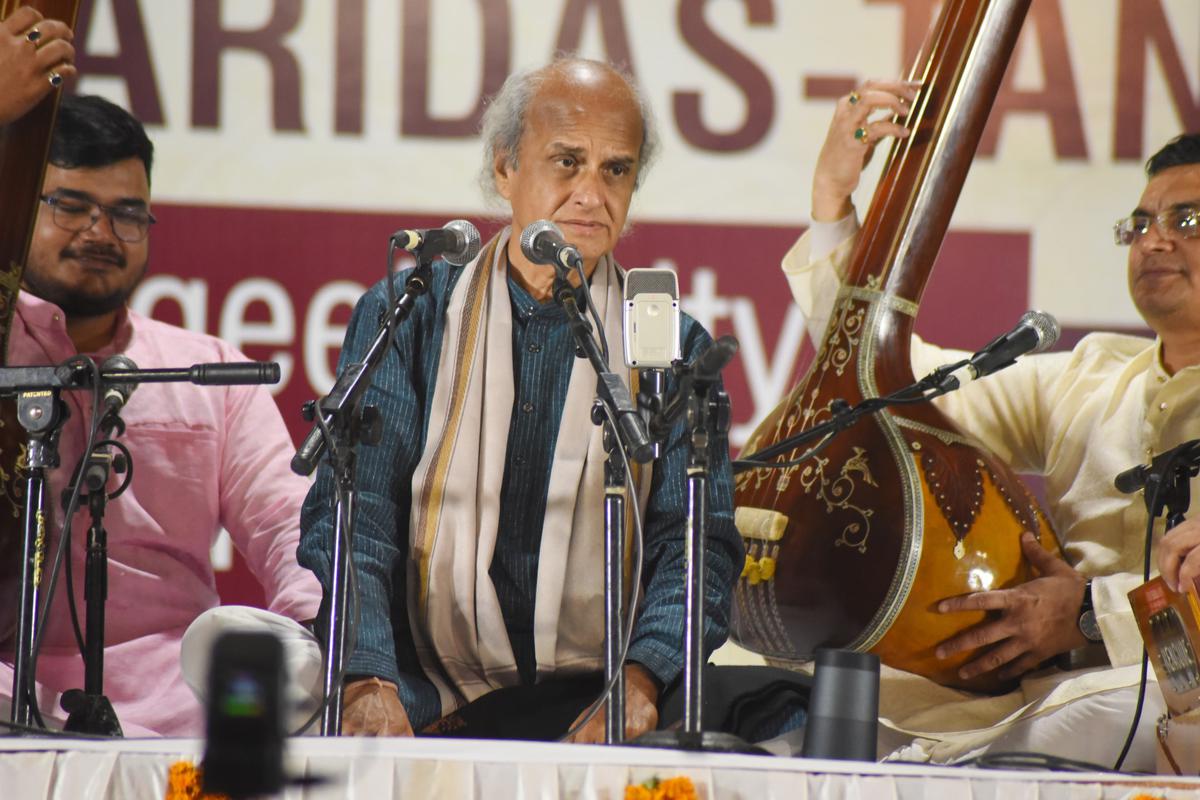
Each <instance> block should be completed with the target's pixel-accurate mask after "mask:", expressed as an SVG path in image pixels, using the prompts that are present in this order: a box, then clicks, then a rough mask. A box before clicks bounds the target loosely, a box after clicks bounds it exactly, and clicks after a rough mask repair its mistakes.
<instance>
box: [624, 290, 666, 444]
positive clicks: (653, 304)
mask: <svg viewBox="0 0 1200 800" xmlns="http://www.w3.org/2000/svg"><path fill="white" fill-rule="evenodd" d="M623 300H624V302H623V304H622V316H621V329H622V332H623V333H624V339H625V366H627V367H629V368H631V369H637V370H638V395H637V405H638V411H639V412H640V413H641V415H642V419H643V420H645V422H646V424H647V426H649V424H650V421H651V420H653V419H654V418H655V415H657V414H660V413H661V412H662V410H663V408H664V406H665V405H666V392H667V375H666V370H667V369H669V368H670V367H671V366H672V365H673V364H674V363H675V362H676V361H678V360H679V358H680V345H679V278H678V276H676V275H675V272H674V271H673V270H669V269H631V270H629V271H628V272H626V273H625V289H624V296H623ZM654 447H655V451H656V452H655V457H657V456H658V455H659V453H658V451H659V449H660V443H659V442H655V444H654Z"/></svg>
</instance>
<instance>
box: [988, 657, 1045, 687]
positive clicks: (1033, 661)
mask: <svg viewBox="0 0 1200 800" xmlns="http://www.w3.org/2000/svg"><path fill="white" fill-rule="evenodd" d="M1039 663H1040V659H1038V657H1037V656H1036V655H1034V654H1033V653H1026V654H1025V655H1023V656H1021V657H1020V658H1018V659H1017V660H1015V661H1013V662H1012V663H1010V664H1009V665H1008V666H1006V667H1005V668H1004V669H1002V670H1000V672H999V673H998V674H999V676H1000V677H1001V678H1003V679H1004V680H1006V681H1007V680H1012V679H1013V678H1019V677H1021V676H1022V675H1024V674H1025V673H1026V672H1029V671H1030V670H1032V669H1033V668H1034V667H1036V666H1037V665H1038V664H1039Z"/></svg>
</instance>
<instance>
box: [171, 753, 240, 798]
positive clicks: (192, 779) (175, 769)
mask: <svg viewBox="0 0 1200 800" xmlns="http://www.w3.org/2000/svg"><path fill="white" fill-rule="evenodd" d="M203 777H204V771H203V770H201V769H200V768H199V767H197V766H196V765H195V764H193V763H192V762H190V761H176V762H175V763H174V764H172V765H171V771H170V772H168V773H167V794H166V797H165V798H164V800H229V797H228V795H223V794H205V792H204V790H203V789H202V788H201V787H202V786H203Z"/></svg>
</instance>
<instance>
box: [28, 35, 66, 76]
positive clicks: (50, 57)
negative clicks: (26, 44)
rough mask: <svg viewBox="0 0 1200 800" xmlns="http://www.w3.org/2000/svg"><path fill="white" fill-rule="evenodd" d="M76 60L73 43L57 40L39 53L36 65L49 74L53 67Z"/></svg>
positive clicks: (35, 61) (35, 60)
mask: <svg viewBox="0 0 1200 800" xmlns="http://www.w3.org/2000/svg"><path fill="white" fill-rule="evenodd" d="M74 58H75V48H74V47H72V46H71V43H70V42H64V41H63V40H62V39H57V40H55V41H53V42H51V43H50V44H48V45H46V46H45V47H43V48H41V49H39V50H38V51H37V58H36V59H34V64H35V65H36V66H37V68H38V70H40V71H42V72H49V71H50V69H51V68H52V67H54V66H56V65H58V64H62V63H65V62H69V61H72V60H73V59H74Z"/></svg>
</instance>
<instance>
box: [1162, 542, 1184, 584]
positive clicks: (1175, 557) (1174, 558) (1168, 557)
mask: <svg viewBox="0 0 1200 800" xmlns="http://www.w3.org/2000/svg"><path fill="white" fill-rule="evenodd" d="M1182 564H1183V558H1182V557H1181V555H1180V553H1179V552H1177V551H1174V550H1171V551H1168V550H1166V549H1164V550H1161V551H1159V553H1158V571H1159V573H1160V575H1161V576H1162V579H1163V583H1165V584H1166V585H1167V588H1168V589H1170V590H1171V591H1172V592H1178V591H1179V567H1180V566H1181V565H1182Z"/></svg>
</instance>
